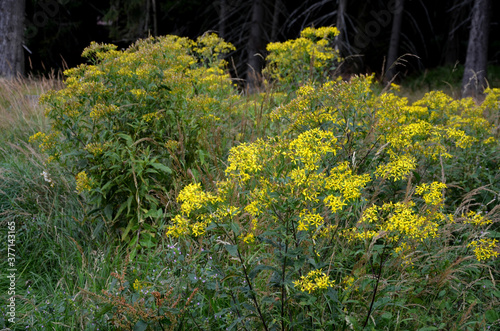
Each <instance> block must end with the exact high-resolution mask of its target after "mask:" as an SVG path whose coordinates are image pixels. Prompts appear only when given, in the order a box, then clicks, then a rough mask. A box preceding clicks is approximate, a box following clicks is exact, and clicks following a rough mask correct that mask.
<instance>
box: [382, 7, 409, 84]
mask: <svg viewBox="0 0 500 331" xmlns="http://www.w3.org/2000/svg"><path fill="white" fill-rule="evenodd" d="M404 4H405V1H404V0H396V1H395V8H394V10H393V11H392V10H391V11H392V12H393V14H394V20H393V21H392V31H391V41H390V44H389V51H388V53H387V62H386V67H387V70H386V75H385V80H386V82H390V81H391V80H393V78H394V76H395V75H396V74H397V69H396V65H397V60H398V55H399V39H400V36H401V23H402V21H403V11H404Z"/></svg>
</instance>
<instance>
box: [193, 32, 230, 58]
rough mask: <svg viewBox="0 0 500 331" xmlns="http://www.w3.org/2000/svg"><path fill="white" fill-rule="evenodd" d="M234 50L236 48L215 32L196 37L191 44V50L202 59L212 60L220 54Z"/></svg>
mask: <svg viewBox="0 0 500 331" xmlns="http://www.w3.org/2000/svg"><path fill="white" fill-rule="evenodd" d="M234 50H236V48H235V47H234V46H233V45H232V44H230V43H228V42H225V41H224V40H223V39H221V38H219V36H218V35H217V34H215V33H205V34H204V35H202V36H200V37H198V39H197V40H196V44H195V45H194V46H193V52H194V53H195V54H197V55H198V56H200V57H201V58H202V59H207V60H213V59H214V58H217V57H218V56H220V55H223V54H226V53H229V52H231V51H234Z"/></svg>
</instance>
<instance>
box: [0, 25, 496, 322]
mask: <svg viewBox="0 0 500 331" xmlns="http://www.w3.org/2000/svg"><path fill="white" fill-rule="evenodd" d="M335 34H336V30H335V29H333V28H322V29H307V30H305V31H304V32H303V33H302V34H301V37H300V38H298V39H296V40H290V41H288V42H286V43H276V44H272V45H270V46H269V47H268V51H269V52H270V55H269V57H268V63H269V66H268V69H267V70H266V71H265V74H266V76H265V77H264V78H265V81H264V86H265V90H264V91H263V92H262V93H260V94H255V95H251V96H245V95H241V94H239V93H238V91H237V90H236V88H235V86H234V84H233V82H232V80H231V79H230V77H229V76H228V74H227V68H226V63H225V61H224V60H223V59H222V55H223V53H224V52H225V51H226V50H228V49H231V47H232V46H231V45H230V44H227V43H225V42H224V41H223V40H221V39H219V38H218V37H217V36H216V35H213V34H207V35H205V36H203V37H200V38H199V39H198V40H196V41H192V40H189V39H186V38H179V37H172V36H170V37H163V38H156V39H155V38H150V39H147V40H142V41H139V42H137V43H136V44H135V45H133V46H131V47H130V48H129V49H127V50H125V51H117V50H116V49H115V47H114V46H112V45H99V44H92V45H91V46H90V47H89V48H87V49H86V50H85V52H84V54H85V55H86V56H88V57H89V59H90V63H89V64H86V65H82V66H80V67H78V68H74V69H70V70H69V71H67V72H66V80H65V83H64V84H62V83H61V82H60V81H58V80H47V79H41V80H35V79H30V80H13V81H2V82H1V84H0V93H1V94H0V116H2V118H5V120H4V121H3V122H2V123H0V128H1V130H2V136H1V137H0V142H1V143H2V144H1V146H0V223H1V227H2V235H1V236H2V237H1V239H2V242H3V243H7V242H8V239H7V238H8V236H7V229H8V228H9V227H12V226H13V224H14V227H15V256H16V257H15V268H16V288H15V292H16V293H15V297H14V299H15V303H16V310H15V323H12V322H11V321H9V319H10V315H9V314H8V313H9V308H8V307H7V306H6V305H5V304H2V306H1V308H0V309H1V311H2V314H0V327H9V328H11V329H13V330H21V329H22V330H25V329H35V330H42V329H53V330H68V329H74V330H113V329H116V330H186V329H196V330H219V329H221V330H493V329H497V328H500V316H499V314H498V307H499V305H500V287H499V285H498V282H499V281H500V277H499V276H500V270H499V267H498V254H499V246H498V240H499V239H500V229H499V224H500V207H499V206H500V205H499V204H498V199H499V192H500V170H499V167H500V164H499V163H500V159H499V155H500V153H499V152H500V148H499V147H500V145H499V134H500V133H499V102H500V101H499V100H500V90H498V89H490V90H488V91H487V96H486V98H485V101H484V102H483V103H482V104H478V103H476V102H475V101H474V100H472V99H462V100H460V99H453V98H451V97H449V96H448V95H446V94H445V93H443V92H439V91H431V92H430V93H427V94H425V95H423V96H420V97H418V98H415V100H413V98H411V100H409V99H408V98H405V97H404V96H405V95H407V93H409V92H408V91H409V89H405V88H404V87H403V88H402V89H400V87H398V86H396V85H392V86H391V87H388V88H387V89H384V90H382V89H380V88H378V87H376V86H374V83H373V78H372V77H369V76H359V77H354V78H352V79H351V80H350V81H342V80H339V79H337V78H336V77H333V76H332V74H333V73H334V71H335V70H334V69H335V67H336V65H337V64H338V63H339V61H341V59H339V58H338V57H337V55H335V53H331V52H329V51H330V50H332V48H331V47H332V41H333V38H334V36H335ZM332 54H333V55H332ZM298 55H300V56H298ZM446 70H448V69H446ZM445 76H446V75H444V76H443V75H441V74H438V75H437V78H436V79H443V80H447V79H448V76H446V77H445ZM422 80H423V79H422ZM433 80H434V79H433ZM434 88H436V87H432V89H434ZM49 90H50V91H49ZM410 93H413V92H411V91H410ZM42 94H43V95H44V96H42V97H41V100H42V103H41V104H40V105H39V104H37V103H36V102H34V100H36V99H37V98H38V96H39V95H42ZM43 114H45V115H46V117H45V116H43ZM29 137H31V139H29ZM2 245H3V246H2V251H4V250H6V245H5V244H2ZM0 266H1V268H2V270H8V269H10V268H11V267H9V265H8V260H7V259H3V260H2V261H0ZM9 285H10V280H9V279H7V278H5V277H3V278H2V279H1V280H0V286H1V288H2V291H1V292H0V298H1V300H2V302H3V303H5V302H10V301H11V299H10V298H11V295H9V294H8V291H7V290H4V289H8V287H9Z"/></svg>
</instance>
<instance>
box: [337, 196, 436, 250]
mask: <svg viewBox="0 0 500 331" xmlns="http://www.w3.org/2000/svg"><path fill="white" fill-rule="evenodd" d="M414 206H415V204H414V203H413V202H411V201H410V202H408V203H403V202H397V203H392V202H389V203H385V204H383V205H382V206H377V205H372V206H370V207H369V208H367V209H366V210H365V211H364V212H363V216H362V217H361V220H360V222H359V225H360V226H364V227H365V228H364V229H363V230H362V232H361V233H360V232H359V231H358V229H356V228H354V229H348V231H346V233H345V235H346V236H347V238H348V239H351V240H352V239H354V238H360V239H366V238H372V237H373V236H374V235H376V234H377V233H383V232H387V233H389V234H390V235H391V237H392V238H407V239H412V240H419V241H422V240H424V239H427V238H435V237H437V236H438V224H437V223H435V222H432V221H431V220H430V219H429V218H428V217H425V216H422V215H420V214H418V213H416V212H415V211H414V209H413V207H414ZM373 226H374V227H375V229H374V230H371V229H370V228H373Z"/></svg>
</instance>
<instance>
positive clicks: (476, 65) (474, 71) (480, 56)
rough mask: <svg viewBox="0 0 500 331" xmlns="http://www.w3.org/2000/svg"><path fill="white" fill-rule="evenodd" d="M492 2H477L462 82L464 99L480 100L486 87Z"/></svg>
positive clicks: (475, 3) (487, 0)
mask: <svg viewBox="0 0 500 331" xmlns="http://www.w3.org/2000/svg"><path fill="white" fill-rule="evenodd" d="M490 15H491V0H475V2H474V8H473V9H472V22H471V28H470V34H469V44H468V46H467V57H466V59H465V69H464V77H463V80H462V97H463V98H466V97H474V98H478V97H480V96H481V95H482V93H483V90H484V88H485V87H486V67H487V64H488V35H489V30H490Z"/></svg>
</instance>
